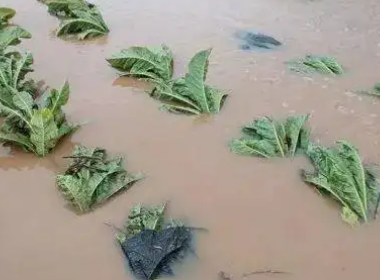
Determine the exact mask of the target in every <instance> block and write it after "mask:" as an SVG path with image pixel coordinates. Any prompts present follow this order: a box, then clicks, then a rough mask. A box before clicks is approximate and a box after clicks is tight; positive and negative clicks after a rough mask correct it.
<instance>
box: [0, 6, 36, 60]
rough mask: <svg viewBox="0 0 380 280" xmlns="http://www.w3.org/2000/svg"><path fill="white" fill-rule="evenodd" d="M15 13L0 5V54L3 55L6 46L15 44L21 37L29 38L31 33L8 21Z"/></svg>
mask: <svg viewBox="0 0 380 280" xmlns="http://www.w3.org/2000/svg"><path fill="white" fill-rule="evenodd" d="M15 15H16V11H15V10H13V9H10V8H6V7H0V56H3V55H4V53H5V50H6V48H7V47H8V46H12V45H17V44H19V43H20V41H21V39H28V38H31V37H32V35H31V34H30V33H29V32H28V31H26V30H25V29H23V28H21V27H19V26H17V25H13V24H10V23H9V20H11V19H12V18H13V17H14V16H15Z"/></svg>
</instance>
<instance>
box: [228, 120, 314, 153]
mask: <svg viewBox="0 0 380 280" xmlns="http://www.w3.org/2000/svg"><path fill="white" fill-rule="evenodd" d="M307 119H308V115H301V116H292V117H289V118H287V119H286V120H285V122H283V123H282V122H280V121H277V120H274V119H272V118H269V117H261V118H258V119H257V120H255V121H254V122H252V123H250V124H248V125H246V126H244V127H243V129H242V132H243V137H242V138H240V139H236V140H233V141H232V142H231V144H230V147H231V150H232V151H233V152H234V153H236V154H241V155H252V156H259V157H265V158H271V157H294V156H295V155H296V153H297V152H300V151H302V150H304V149H305V148H306V147H307V144H308V142H309V129H308V128H307V127H306V125H305V124H306V122H307Z"/></svg>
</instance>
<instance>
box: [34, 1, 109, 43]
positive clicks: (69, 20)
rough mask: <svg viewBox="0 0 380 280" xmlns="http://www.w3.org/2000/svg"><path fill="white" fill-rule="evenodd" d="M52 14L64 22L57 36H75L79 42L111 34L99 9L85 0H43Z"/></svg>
mask: <svg viewBox="0 0 380 280" xmlns="http://www.w3.org/2000/svg"><path fill="white" fill-rule="evenodd" d="M41 2H42V3H43V4H45V5H47V6H48V11H49V13H50V14H52V15H54V16H57V17H58V18H60V19H61V20H62V22H61V24H60V26H59V28H58V30H57V36H74V37H76V38H77V39H79V40H84V39H87V38H93V37H97V36H101V35H105V34H107V33H108V32H109V29H108V27H107V25H106V23H105V22H104V20H103V17H102V15H101V13H100V12H99V10H98V9H97V7H96V6H95V5H93V4H90V3H88V2H86V1H83V0H43V1H41Z"/></svg>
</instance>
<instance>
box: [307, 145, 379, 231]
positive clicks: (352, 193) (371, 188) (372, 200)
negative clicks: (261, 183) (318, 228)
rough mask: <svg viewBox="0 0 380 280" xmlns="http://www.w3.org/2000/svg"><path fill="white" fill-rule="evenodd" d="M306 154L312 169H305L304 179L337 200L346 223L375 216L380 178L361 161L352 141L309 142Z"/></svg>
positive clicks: (364, 220)
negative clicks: (325, 144)
mask: <svg viewBox="0 0 380 280" xmlns="http://www.w3.org/2000/svg"><path fill="white" fill-rule="evenodd" d="M307 155H308V156H309V157H310V159H311V161H312V163H313V164H314V166H315V172H312V173H311V172H305V171H304V172H303V177H304V180H305V181H306V182H308V183H311V184H313V185H315V186H316V187H317V188H318V189H319V190H320V191H321V192H322V193H326V194H328V195H330V196H331V197H332V198H333V199H335V200H336V201H338V202H339V203H340V204H341V205H342V218H343V219H344V220H345V221H346V222H347V223H349V224H351V225H354V224H356V223H357V221H359V220H360V221H362V222H368V221H370V220H371V219H373V218H375V217H376V213H377V209H378V207H379V201H380V200H379V198H380V181H379V179H378V176H377V174H376V173H375V172H374V170H373V169H371V168H370V167H368V166H365V165H363V163H362V161H361V159H360V156H359V153H358V150H357V149H356V148H355V147H354V146H353V145H352V144H350V143H348V142H346V141H340V142H338V147H332V148H325V147H322V146H317V145H313V144H310V145H309V148H308V150H307Z"/></svg>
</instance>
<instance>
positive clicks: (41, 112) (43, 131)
mask: <svg viewBox="0 0 380 280" xmlns="http://www.w3.org/2000/svg"><path fill="white" fill-rule="evenodd" d="M10 93H11V95H10V96H9V102H3V101H2V102H0V113H2V114H5V115H7V118H6V119H5V121H4V123H3V125H2V127H1V129H0V141H1V142H4V143H6V144H13V145H17V146H20V147H22V148H23V149H24V150H26V151H29V152H33V153H35V154H37V155H38V156H42V157H43V156H46V155H47V154H48V153H49V152H50V151H51V150H52V149H53V148H54V147H55V146H56V144H57V143H58V141H59V140H60V139H61V138H62V137H63V136H65V135H67V134H70V133H71V132H73V131H74V130H75V129H76V128H77V127H78V126H75V125H71V124H69V123H68V122H67V120H66V117H65V114H64V113H63V111H62V106H64V105H66V103H67V101H68V99H69V94H70V88H69V84H68V83H67V82H65V84H64V85H63V87H62V88H61V89H60V90H55V89H51V90H50V91H48V92H46V93H45V94H44V95H43V96H41V97H40V98H38V99H35V100H33V98H32V96H31V95H30V94H29V93H28V92H25V91H18V90H15V89H12V90H11V91H10Z"/></svg>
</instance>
